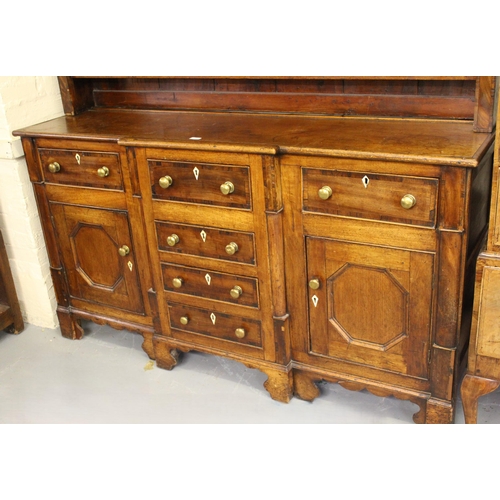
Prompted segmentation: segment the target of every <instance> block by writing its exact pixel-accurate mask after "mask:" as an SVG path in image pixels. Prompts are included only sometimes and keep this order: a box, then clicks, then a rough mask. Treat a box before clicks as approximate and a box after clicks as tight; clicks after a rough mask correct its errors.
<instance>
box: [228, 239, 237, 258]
mask: <svg viewBox="0 0 500 500" xmlns="http://www.w3.org/2000/svg"><path fill="white" fill-rule="evenodd" d="M238 250H239V249H238V245H237V244H236V243H235V242H234V241H231V243H229V245H226V253H227V254H228V255H234V254H235V253H236V252H237V251H238Z"/></svg>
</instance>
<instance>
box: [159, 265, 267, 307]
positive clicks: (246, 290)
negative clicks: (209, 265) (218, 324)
mask: <svg viewBox="0 0 500 500" xmlns="http://www.w3.org/2000/svg"><path fill="white" fill-rule="evenodd" d="M162 274H163V286H164V288H165V290H167V291H169V292H175V293H179V294H186V295H194V296H197V297H204V298H207V299H212V300H220V301H223V302H230V303H232V304H239V305H242V306H248V307H253V308H256V309H257V308H258V307H259V299H258V297H259V294H258V284H257V283H258V282H257V280H256V279H253V278H244V277H242V276H234V275H232V274H223V273H215V272H213V271H208V270H206V269H194V268H190V267H184V266H177V265H172V264H165V263H164V264H162Z"/></svg>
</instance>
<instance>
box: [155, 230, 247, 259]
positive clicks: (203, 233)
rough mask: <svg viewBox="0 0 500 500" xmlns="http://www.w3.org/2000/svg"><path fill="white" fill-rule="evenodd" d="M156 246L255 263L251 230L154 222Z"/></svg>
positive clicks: (162, 248)
mask: <svg viewBox="0 0 500 500" xmlns="http://www.w3.org/2000/svg"><path fill="white" fill-rule="evenodd" d="M156 233H157V236H158V248H159V249H160V250H162V251H164V252H175V253H181V254H189V255H197V256H199V257H209V258H213V259H220V260H228V261H231V262H241V263H245V264H255V245H254V236H253V234H252V233H242V232H236V231H224V230H222V229H217V228H213V227H203V226H190V225H185V224H173V223H169V222H156Z"/></svg>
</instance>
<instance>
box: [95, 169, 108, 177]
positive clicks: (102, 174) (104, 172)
mask: <svg viewBox="0 0 500 500" xmlns="http://www.w3.org/2000/svg"><path fill="white" fill-rule="evenodd" d="M97 175H98V176H99V177H107V176H108V175H109V168H108V167H101V168H98V169H97Z"/></svg>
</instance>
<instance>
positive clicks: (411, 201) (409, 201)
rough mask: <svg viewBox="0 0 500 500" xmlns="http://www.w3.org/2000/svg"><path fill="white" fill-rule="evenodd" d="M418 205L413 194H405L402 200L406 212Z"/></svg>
mask: <svg viewBox="0 0 500 500" xmlns="http://www.w3.org/2000/svg"><path fill="white" fill-rule="evenodd" d="M416 203H417V200H416V198H415V196H413V195H412V194H405V195H404V196H403V197H402V198H401V206H402V207H403V208H405V209H406V210H410V208H412V207H414V206H415V205H416Z"/></svg>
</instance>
